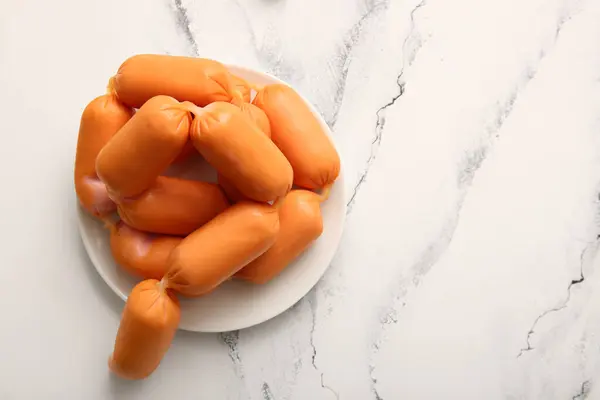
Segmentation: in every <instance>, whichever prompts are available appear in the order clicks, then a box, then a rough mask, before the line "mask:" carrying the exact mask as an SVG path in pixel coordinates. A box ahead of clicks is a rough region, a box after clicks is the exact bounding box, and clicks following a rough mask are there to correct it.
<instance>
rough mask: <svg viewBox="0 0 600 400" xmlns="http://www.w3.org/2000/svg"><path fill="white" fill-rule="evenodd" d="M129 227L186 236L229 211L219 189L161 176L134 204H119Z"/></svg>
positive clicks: (208, 184)
mask: <svg viewBox="0 0 600 400" xmlns="http://www.w3.org/2000/svg"><path fill="white" fill-rule="evenodd" d="M118 206H119V208H118V211H119V216H120V217H121V219H122V220H123V221H125V222H126V223H127V224H128V225H130V226H132V227H134V228H136V229H139V230H142V231H147V232H154V233H162V234H166V235H181V236H185V235H188V234H190V233H192V232H193V231H194V230H196V229H197V228H199V227H201V226H202V225H204V224H205V223H207V222H208V221H210V220H211V219H213V218H214V217H216V216H217V215H218V214H219V213H221V212H222V211H224V210H225V209H226V208H227V207H229V202H228V201H227V198H226V197H225V194H223V191H222V190H221V188H220V187H219V185H217V184H215V183H208V182H198V181H192V180H186V179H181V178H172V177H167V176H159V177H158V178H156V181H155V182H154V184H153V185H152V186H151V187H150V188H149V189H148V190H146V191H145V192H144V193H142V194H141V195H140V196H139V197H137V198H135V199H133V200H123V201H120V202H119V204H118Z"/></svg>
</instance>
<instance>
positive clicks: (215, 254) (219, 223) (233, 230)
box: [165, 202, 279, 297]
mask: <svg viewBox="0 0 600 400" xmlns="http://www.w3.org/2000/svg"><path fill="white" fill-rule="evenodd" d="M278 231H279V217H278V215H277V210H276V209H275V208H274V207H273V206H270V205H268V204H262V203H254V202H240V203H237V204H236V205H233V206H231V207H229V208H228V209H227V210H225V211H224V212H223V213H221V214H219V215H218V216H217V217H216V218H214V219H213V220H212V221H210V222H209V223H208V224H206V225H204V226H203V227H201V228H199V229H198V230H196V231H195V232H194V233H192V234H190V235H189V236H188V237H186V238H185V239H184V240H183V241H182V242H181V244H180V245H179V246H177V247H176V248H175V250H173V252H172V253H171V257H170V259H169V270H168V272H167V275H166V277H165V280H166V285H167V287H169V288H171V289H174V290H175V291H177V292H179V293H181V294H183V295H185V296H190V297H195V296H201V295H203V294H205V293H208V292H210V291H211V290H213V289H214V288H216V287H217V286H218V285H219V284H221V283H222V282H223V281H225V280H226V279H227V278H229V277H230V276H232V275H233V274H235V273H236V272H237V271H239V270H240V269H241V268H242V267H243V266H245V265H246V264H248V263H249V262H251V261H252V260H254V259H255V258H257V257H258V256H260V255H261V254H263V253H264V252H265V251H267V249H268V248H269V247H270V246H271V245H272V244H273V243H274V242H275V238H276V236H277V233H278Z"/></svg>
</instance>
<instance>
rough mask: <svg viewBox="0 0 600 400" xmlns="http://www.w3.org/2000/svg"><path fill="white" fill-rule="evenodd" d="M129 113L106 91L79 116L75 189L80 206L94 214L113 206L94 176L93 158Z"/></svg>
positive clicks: (124, 121) (111, 208) (130, 112)
mask: <svg viewBox="0 0 600 400" xmlns="http://www.w3.org/2000/svg"><path fill="white" fill-rule="evenodd" d="M132 115H133V110H131V109H130V108H129V107H126V106H124V105H123V104H121V103H120V102H119V101H118V100H117V98H116V97H115V96H114V95H112V94H105V95H103V96H99V97H96V98H95V99H94V100H92V101H91V102H90V103H89V104H88V105H87V107H86V108H85V110H84V111H83V114H82V116H81V123H80V125H79V136H78V138H77V153H76V155H75V191H76V193H77V197H78V199H79V202H80V204H81V205H82V206H83V208H84V209H85V210H87V211H88V212H89V213H90V214H92V215H94V216H96V217H103V216H105V215H107V214H110V213H111V212H113V211H114V210H115V209H116V205H115V203H114V202H113V201H112V200H111V199H110V198H109V197H108V193H107V191H106V186H105V185H104V183H102V181H100V179H98V176H97V175H96V157H97V156H98V153H99V152H100V150H102V148H103V147H104V145H106V143H108V141H109V140H110V139H111V138H112V137H113V135H114V134H115V133H116V132H117V131H118V130H119V129H121V127H123V125H125V123H126V122H127V121H129V119H130V118H131V116H132Z"/></svg>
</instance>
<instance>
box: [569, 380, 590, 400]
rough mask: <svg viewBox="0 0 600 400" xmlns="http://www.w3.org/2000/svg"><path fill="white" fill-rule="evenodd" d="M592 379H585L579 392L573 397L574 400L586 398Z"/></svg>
mask: <svg viewBox="0 0 600 400" xmlns="http://www.w3.org/2000/svg"><path fill="white" fill-rule="evenodd" d="M589 390H590V381H583V382H582V383H581V388H580V389H579V393H577V394H576V395H575V396H573V397H572V400H585V399H586V398H587V396H588V394H589Z"/></svg>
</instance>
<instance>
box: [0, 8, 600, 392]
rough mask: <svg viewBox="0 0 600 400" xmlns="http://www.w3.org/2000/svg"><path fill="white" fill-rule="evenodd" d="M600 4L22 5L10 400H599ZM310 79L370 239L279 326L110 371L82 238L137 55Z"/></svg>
mask: <svg viewBox="0 0 600 400" xmlns="http://www.w3.org/2000/svg"><path fill="white" fill-rule="evenodd" d="M599 21H600V1H598V0H502V1H500V0H454V1H445V0H425V1H421V0H406V1H399V0H327V1H325V0H220V1H211V0H181V1H179V0H177V1H174V2H169V1H167V0H145V1H142V0H129V1H119V0H105V1H102V2H96V1H89V0H88V1H81V0H77V1H76V0H62V1H41V0H38V1H26V0H5V1H2V2H1V3H0V88H1V89H0V99H1V103H0V109H1V110H2V116H3V118H2V119H3V123H4V128H3V136H2V138H3V144H2V146H0V149H1V152H2V157H0V160H1V161H0V162H1V165H0V166H1V169H0V171H2V172H1V174H2V175H1V176H2V182H3V185H2V186H3V188H4V193H3V196H2V197H0V206H1V208H2V210H3V211H4V218H3V228H4V230H3V232H4V233H3V237H2V243H3V246H2V255H3V259H2V262H1V263H0V275H1V276H2V279H3V285H2V291H1V294H0V305H1V306H2V309H3V314H2V322H3V323H2V329H1V330H0V373H1V376H2V379H0V399H3V400H4V399H33V398H44V399H67V398H69V399H71V398H72V399H111V398H114V399H165V398H177V399H183V400H187V399H232V400H233V399H236V400H237V399H252V400H255V399H256V400H274V399H277V400H280V399H294V400H296V399H302V400H304V399H315V400H318V399H344V400H346V399H348V400H354V399H356V400H369V399H372V400H395V399H402V400H404V399H407V400H413V399H415V400H421V399H486V400H487V399H513V400H517V399H519V400H520V399H542V400H553V399H565V400H568V399H579V400H582V399H584V398H587V399H600V384H598V386H599V387H598V388H597V387H596V385H597V383H599V382H600V381H599V380H598V378H599V374H600V357H599V351H600V273H599V271H600V270H599V268H600V259H598V257H597V250H598V235H599V234H600V201H599V198H598V193H599V189H600V51H599V49H600V23H599ZM142 52H162V53H171V54H185V55H200V56H203V57H210V58H216V59H219V60H221V61H224V62H228V63H235V64H240V65H246V66H250V67H255V68H260V69H263V70H266V71H268V72H271V73H274V74H276V75H277V76H279V77H281V78H283V79H285V80H288V81H289V82H290V83H292V84H294V85H296V86H297V87H298V88H299V90H300V91H301V92H302V93H303V94H305V95H306V96H307V97H308V98H309V99H311V100H312V101H313V102H314V103H315V104H316V106H317V107H318V108H319V110H320V111H321V112H322V113H323V115H324V116H325V118H326V120H327V121H328V122H329V123H330V125H331V126H332V127H333V128H334V132H335V139H336V141H337V143H338V144H339V148H340V151H341V155H342V158H343V162H344V168H345V169H346V171H347V177H348V179H347V181H348V188H347V190H348V194H349V198H351V201H350V203H349V204H348V220H347V228H346V231H345V234H344V237H343V240H342V244H341V247H340V249H339V251H338V254H337V256H336V258H335V260H334V262H333V263H332V265H331V267H330V269H329V271H328V272H327V274H326V275H325V277H324V278H323V279H322V280H321V282H319V284H318V285H317V286H316V287H315V289H314V290H312V291H311V292H310V293H309V295H307V296H306V298H304V299H303V300H302V301H300V302H299V303H298V304H297V305H296V306H294V307H293V308H292V309H291V310H289V311H288V312H286V313H285V314H283V315H281V316H279V317H277V318H275V319H273V320H271V321H269V322H267V323H265V324H262V325H260V326H257V327H254V328H251V329H247V330H243V331H240V332H232V333H227V334H222V335H208V334H207V335H201V334H189V333H181V334H179V335H178V336H177V338H176V340H175V341H174V343H173V346H172V348H171V350H170V352H169V353H168V355H167V356H166V358H165V359H164V362H163V364H162V365H161V367H160V369H159V370H157V371H156V373H155V374H154V375H153V376H152V377H151V378H150V379H148V380H146V381H143V382H135V383H124V382H121V381H119V380H117V379H114V378H113V377H111V376H110V375H109V373H108V371H107V367H106V359H107V356H108V354H109V353H110V351H111V348H112V344H113V340H114V335H115V332H116V328H117V325H118V320H119V313H120V311H121V309H122V306H123V304H122V302H121V301H120V300H119V299H118V298H117V297H116V296H115V295H114V294H113V293H112V292H110V291H109V289H108V288H107V287H106V286H105V285H104V283H103V282H102V281H101V279H100V278H99V277H98V276H97V274H96V272H95V271H94V270H93V267H92V266H91V264H90V262H89V260H88V259H87V256H86V254H85V252H84V250H83V248H82V245H81V242H80V239H79V236H78V233H77V228H76V213H75V206H76V201H75V197H74V195H73V188H72V167H73V158H74V149H75V143H76V132H77V127H78V123H79V115H80V113H81V111H82V109H83V107H84V106H85V104H86V103H87V102H88V101H89V100H90V99H91V98H92V97H94V96H95V95H97V94H99V93H101V92H102V91H103V90H104V86H105V83H106V79H107V77H108V76H110V75H111V74H113V73H114V71H115V70H116V68H117V67H118V65H119V64H120V63H121V62H122V61H123V60H124V59H125V58H126V57H127V56H129V55H131V54H134V53H142Z"/></svg>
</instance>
